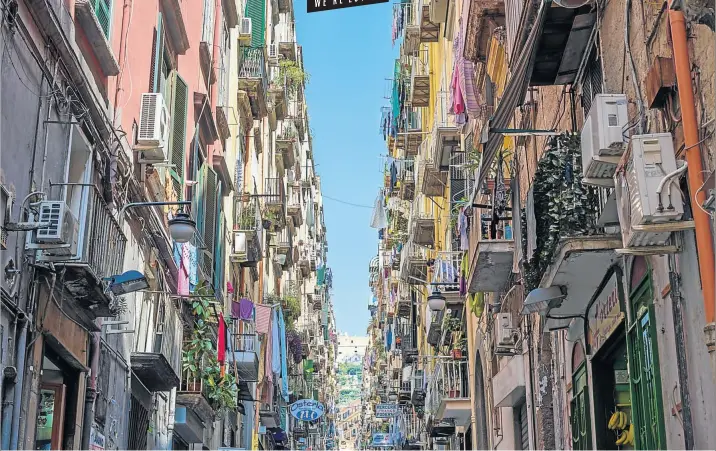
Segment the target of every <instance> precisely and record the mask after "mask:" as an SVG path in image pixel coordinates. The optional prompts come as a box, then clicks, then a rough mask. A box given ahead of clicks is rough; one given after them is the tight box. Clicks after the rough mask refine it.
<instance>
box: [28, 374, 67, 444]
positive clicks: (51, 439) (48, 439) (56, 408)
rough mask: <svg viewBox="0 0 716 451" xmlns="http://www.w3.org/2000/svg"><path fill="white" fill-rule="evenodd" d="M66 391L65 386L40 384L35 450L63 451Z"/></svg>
mask: <svg viewBox="0 0 716 451" xmlns="http://www.w3.org/2000/svg"><path fill="white" fill-rule="evenodd" d="M66 390H67V387H66V386H65V384H56V383H47V382H43V383H41V384H40V404H39V406H38V414H37V429H36V430H35V449H41V450H50V449H63V447H62V436H63V431H64V419H65V393H66Z"/></svg>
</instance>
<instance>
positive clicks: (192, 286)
mask: <svg viewBox="0 0 716 451" xmlns="http://www.w3.org/2000/svg"><path fill="white" fill-rule="evenodd" d="M184 247H185V248H186V249H187V250H188V252H189V268H188V272H189V291H190V292H192V293H193V292H194V291H195V290H196V286H197V285H199V258H198V253H197V249H196V246H194V245H193V244H191V243H184Z"/></svg>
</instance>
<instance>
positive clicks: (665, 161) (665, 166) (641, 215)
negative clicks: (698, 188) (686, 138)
mask: <svg viewBox="0 0 716 451" xmlns="http://www.w3.org/2000/svg"><path fill="white" fill-rule="evenodd" d="M677 169H678V166H677V164H676V157H675V155H674V144H673V139H672V136H671V134H670V133H655V134H650V135H634V136H632V138H631V159H630V161H629V162H627V165H626V167H625V169H624V171H620V172H619V173H618V174H616V175H615V177H614V180H615V191H616V197H617V212H618V214H619V223H620V224H621V230H622V241H623V243H624V247H638V246H661V245H663V244H665V243H666V241H667V240H668V238H669V236H670V235H671V232H672V230H670V229H669V227H668V226H667V227H664V226H663V224H664V223H666V224H668V223H671V222H675V221H679V220H680V219H681V218H682V216H683V214H684V205H683V200H682V197H681V196H682V194H681V191H680V190H679V188H678V178H679V176H675V177H673V178H672V179H671V181H667V182H665V183H664V184H663V188H662V191H661V195H658V194H657V189H658V188H659V184H661V182H662V180H664V178H665V176H666V175H667V174H672V173H673V172H674V171H676V170H677ZM670 185H671V186H670ZM655 224H662V226H659V227H658V228H656V227H653V225H655ZM649 226H652V227H649Z"/></svg>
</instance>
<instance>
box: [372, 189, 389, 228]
mask: <svg viewBox="0 0 716 451" xmlns="http://www.w3.org/2000/svg"><path fill="white" fill-rule="evenodd" d="M384 203H385V202H384V200H383V192H382V191H381V192H380V193H379V194H378V197H377V198H376V199H375V206H374V207H373V217H372V218H371V220H370V226H371V227H372V228H374V229H384V228H386V227H387V225H388V221H387V219H386V216H385V209H384Z"/></svg>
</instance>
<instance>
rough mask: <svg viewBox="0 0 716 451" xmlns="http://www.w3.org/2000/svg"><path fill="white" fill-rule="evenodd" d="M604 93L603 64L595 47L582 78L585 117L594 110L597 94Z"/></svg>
mask: <svg viewBox="0 0 716 451" xmlns="http://www.w3.org/2000/svg"><path fill="white" fill-rule="evenodd" d="M601 93H602V63H601V61H600V59H599V51H598V49H597V46H596V45H594V46H593V48H592V51H591V53H590V55H589V60H588V61H587V66H586V68H585V70H584V76H583V78H582V107H583V108H584V116H585V117H586V116H587V115H588V114H589V110H590V109H591V108H592V100H593V99H594V97H595V96H596V95H597V94H601Z"/></svg>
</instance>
